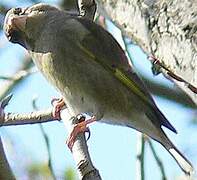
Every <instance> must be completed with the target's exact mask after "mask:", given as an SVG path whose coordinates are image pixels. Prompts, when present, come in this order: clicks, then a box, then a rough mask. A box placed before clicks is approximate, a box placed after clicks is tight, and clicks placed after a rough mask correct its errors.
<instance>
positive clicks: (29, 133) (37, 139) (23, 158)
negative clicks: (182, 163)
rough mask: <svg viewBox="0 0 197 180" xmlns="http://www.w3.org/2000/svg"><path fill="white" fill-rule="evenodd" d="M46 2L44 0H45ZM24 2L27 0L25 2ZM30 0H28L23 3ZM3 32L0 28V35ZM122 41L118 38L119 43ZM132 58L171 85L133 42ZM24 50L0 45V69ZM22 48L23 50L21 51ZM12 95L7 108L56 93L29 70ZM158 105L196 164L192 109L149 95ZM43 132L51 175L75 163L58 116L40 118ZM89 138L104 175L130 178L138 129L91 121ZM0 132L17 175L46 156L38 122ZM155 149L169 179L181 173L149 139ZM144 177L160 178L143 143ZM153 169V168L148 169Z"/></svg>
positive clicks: (24, 107)
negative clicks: (55, 118) (49, 150)
mask: <svg viewBox="0 0 197 180" xmlns="http://www.w3.org/2000/svg"><path fill="white" fill-rule="evenodd" d="M3 2H5V3H12V4H13V6H20V5H21V4H23V3H25V1H20V2H19V1H7V0H6V1H3ZM45 2H46V1H45ZM50 2H51V3H52V0H51V1H50ZM56 2H57V1H56ZM26 4H27V3H26ZM28 5H29V4H28ZM107 25H108V27H109V29H110V31H111V32H113V34H114V35H115V36H116V38H117V39H118V40H119V41H120V43H121V37H120V32H119V31H118V30H116V29H115V28H114V26H112V25H111V24H110V23H107ZM2 36H3V35H2V34H1V36H0V37H1V38H5V37H2ZM121 44H122V43H121ZM129 49H130V52H131V56H132V58H133V60H134V64H135V66H136V67H137V69H138V70H140V71H141V72H142V73H144V74H145V75H146V76H148V77H150V78H154V80H156V81H160V82H162V83H166V84H167V85H168V86H173V85H172V83H170V82H169V81H167V80H165V79H164V78H163V77H162V75H159V76H156V77H153V75H152V73H151V71H150V67H151V66H150V63H149V62H148V61H147V60H146V56H145V55H144V54H143V52H142V51H141V50H140V48H138V47H136V46H135V45H131V46H129ZM24 52H25V50H24V49H23V48H22V47H20V46H19V45H16V44H11V43H7V44H6V46H5V47H4V48H1V49H0V59H1V62H2V64H1V66H0V75H9V74H11V73H12V72H14V70H15V69H16V68H17V67H18V65H19V61H20V60H21V59H22V57H23V56H24ZM25 53H26V52H25ZM0 83H1V84H0V87H1V85H2V84H3V82H2V81H0ZM13 93H14V97H13V99H12V100H11V103H10V104H9V106H8V107H7V109H6V110H7V111H10V112H29V111H32V110H33V109H32V99H33V97H35V96H37V97H38V101H37V104H38V106H39V107H40V108H41V109H43V108H48V107H49V106H50V101H51V98H53V97H58V96H60V95H59V94H58V93H57V92H56V90H55V89H54V88H53V87H51V86H50V85H49V84H48V83H47V82H46V80H45V79H44V78H43V77H42V75H41V74H40V73H34V74H32V75H31V76H30V77H28V78H27V79H26V80H25V81H24V82H23V83H22V84H21V85H20V86H19V87H17V88H16V89H15V90H14V92H13ZM154 99H155V101H156V103H157V105H158V106H159V108H160V109H161V110H162V112H163V113H164V114H165V115H166V117H167V118H168V119H169V120H170V122H171V123H172V124H173V125H174V126H175V127H176V129H177V130H178V132H179V133H178V135H176V134H173V133H171V132H169V131H166V132H167V134H168V135H169V136H170V138H171V139H172V141H173V142H174V143H175V144H176V145H177V147H178V148H179V149H180V150H181V151H182V152H183V153H184V154H185V155H186V156H187V157H188V159H190V160H191V161H192V162H193V164H194V167H197V156H196V154H197V148H196V144H197V142H196V141H195V137H197V131H196V127H193V126H192V125H191V124H190V123H189V121H190V119H191V118H192V111H191V110H190V109H187V108H184V107H182V106H181V105H178V104H176V103H173V102H170V101H167V100H164V99H161V98H159V97H154ZM43 126H44V129H45V131H46V132H47V134H48V136H49V139H50V145H51V148H52V160H53V167H54V169H55V172H56V175H57V176H60V175H61V174H62V172H63V171H64V170H65V168H66V167H70V166H72V167H73V168H74V167H75V163H74V160H73V158H72V155H71V153H70V151H69V150H68V148H67V146H66V145H65V140H66V137H67V132H66V129H65V128H64V125H63V123H62V122H50V123H45V124H43ZM90 130H91V138H90V140H89V141H88V147H89V151H90V154H91V157H92V160H93V163H94V165H95V166H96V168H97V169H99V171H100V174H101V176H102V178H103V179H104V180H111V179H113V180H129V179H135V165H136V142H137V140H136V137H137V133H136V131H135V130H133V129H129V128H125V127H118V126H112V125H107V124H101V123H95V124H92V125H91V126H90ZM0 133H1V135H2V136H3V140H4V145H5V148H6V152H7V156H8V160H9V162H10V164H11V166H12V167H13V170H14V172H15V174H16V175H17V176H18V177H20V178H21V176H22V174H23V173H24V169H25V166H26V164H27V163H28V164H29V163H31V162H41V163H43V162H46V161H47V158H48V157H47V156H46V146H45V144H44V141H43V137H42V135H41V131H40V128H39V126H38V125H25V126H15V127H4V128H1V131H0ZM154 145H155V147H156V151H157V152H158V154H159V156H160V157H161V159H162V161H163V163H164V167H165V170H166V173H167V177H169V179H175V177H177V176H179V175H181V174H182V172H181V170H180V168H179V167H178V165H177V164H176V162H175V161H174V160H173V159H172V158H171V156H170V155H169V154H168V152H167V151H166V150H165V149H164V148H163V147H161V145H159V144H158V143H155V142H154ZM145 167H146V179H147V180H149V179H150V180H151V179H155V177H157V179H159V178H160V172H159V170H158V167H157V165H156V163H155V160H154V159H153V156H152V155H151V152H150V149H149V148H146V156H145ZM153 169H154V173H153Z"/></svg>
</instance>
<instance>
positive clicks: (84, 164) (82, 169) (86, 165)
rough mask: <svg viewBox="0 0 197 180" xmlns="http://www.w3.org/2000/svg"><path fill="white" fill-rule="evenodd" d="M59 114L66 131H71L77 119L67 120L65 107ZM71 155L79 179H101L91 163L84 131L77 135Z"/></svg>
mask: <svg viewBox="0 0 197 180" xmlns="http://www.w3.org/2000/svg"><path fill="white" fill-rule="evenodd" d="M60 116H61V119H62V120H63V122H64V124H65V127H66V128H67V129H68V132H71V131H72V129H73V127H74V126H75V125H76V123H78V119H77V118H76V117H71V118H70V119H69V120H68V117H70V116H71V115H70V114H69V112H68V110H67V109H64V110H62V111H61V113H60ZM72 155H73V157H74V160H75V162H76V165H77V171H78V174H79V179H81V180H93V179H94V180H101V176H100V174H99V171H98V170H97V169H96V168H95V167H94V166H93V164H92V161H91V158H90V154H89V152H88V147H87V143H86V139H85V134H84V133H80V134H79V135H78V136H77V138H76V141H75V143H74V145H73V148H72Z"/></svg>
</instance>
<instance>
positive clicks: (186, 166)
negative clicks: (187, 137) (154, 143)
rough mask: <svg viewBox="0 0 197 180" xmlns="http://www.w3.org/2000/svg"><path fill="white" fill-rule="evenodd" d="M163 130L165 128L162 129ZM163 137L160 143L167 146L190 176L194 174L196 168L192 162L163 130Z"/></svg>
mask: <svg viewBox="0 0 197 180" xmlns="http://www.w3.org/2000/svg"><path fill="white" fill-rule="evenodd" d="M162 131H163V130H162ZM162 134H163V137H162V138H161V139H162V140H161V139H160V143H161V144H162V145H163V146H164V147H165V149H166V150H167V151H168V152H169V153H170V154H171V156H172V157H173V158H174V159H175V161H176V162H177V164H178V165H179V167H180V168H181V169H182V170H183V172H184V173H185V174H187V175H189V176H191V175H192V174H194V168H193V166H192V164H191V162H190V161H189V160H188V159H187V158H186V157H185V156H184V155H183V154H182V153H181V152H180V151H179V150H178V149H177V148H176V146H175V145H174V144H173V143H172V142H171V141H170V139H169V138H168V137H167V136H166V134H165V133H164V132H163V133H162Z"/></svg>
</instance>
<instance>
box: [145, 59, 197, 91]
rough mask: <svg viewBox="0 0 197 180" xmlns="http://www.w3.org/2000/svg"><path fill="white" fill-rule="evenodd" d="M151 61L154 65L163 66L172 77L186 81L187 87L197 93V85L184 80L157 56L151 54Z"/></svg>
mask: <svg viewBox="0 0 197 180" xmlns="http://www.w3.org/2000/svg"><path fill="white" fill-rule="evenodd" d="M149 59H150V61H151V62H152V63H153V65H154V66H155V65H156V66H159V67H160V68H163V69H164V70H165V71H166V72H167V75H168V76H170V77H171V78H173V79H175V80H177V81H180V82H184V83H185V85H187V87H188V88H189V89H190V90H191V91H192V92H194V93H195V94H197V87H195V86H193V85H192V84H190V83H189V82H187V81H186V80H184V79H183V78H182V77H180V76H178V75H176V74H175V73H173V72H172V71H171V70H170V69H169V68H167V67H166V65H165V64H163V63H162V62H160V61H159V60H158V59H157V58H155V57H153V56H150V57H149Z"/></svg>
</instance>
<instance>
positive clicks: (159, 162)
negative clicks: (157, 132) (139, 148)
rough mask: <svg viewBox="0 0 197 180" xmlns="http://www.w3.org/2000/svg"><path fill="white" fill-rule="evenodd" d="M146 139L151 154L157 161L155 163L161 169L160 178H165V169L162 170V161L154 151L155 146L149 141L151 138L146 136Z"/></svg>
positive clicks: (163, 179) (165, 179)
mask: <svg viewBox="0 0 197 180" xmlns="http://www.w3.org/2000/svg"><path fill="white" fill-rule="evenodd" d="M147 141H148V143H149V145H150V149H151V151H152V153H153V156H154V158H155V160H156V162H157V165H158V166H159V169H160V171H161V175H162V180H167V177H166V173H165V170H164V166H163V163H162V161H161V159H160V158H159V156H158V155H157V153H156V151H155V148H154V147H153V144H152V142H151V140H150V139H149V138H147Z"/></svg>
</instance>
